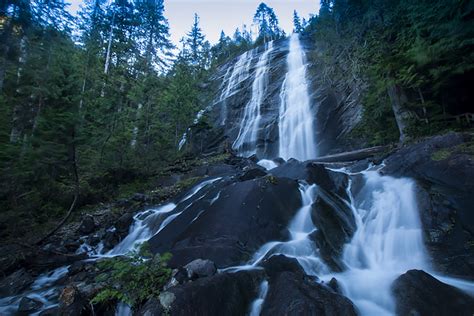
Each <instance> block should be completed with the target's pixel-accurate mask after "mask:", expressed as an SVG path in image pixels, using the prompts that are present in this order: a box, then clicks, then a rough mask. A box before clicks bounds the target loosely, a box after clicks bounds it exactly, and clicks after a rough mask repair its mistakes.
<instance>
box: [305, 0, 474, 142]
mask: <svg viewBox="0 0 474 316" xmlns="http://www.w3.org/2000/svg"><path fill="white" fill-rule="evenodd" d="M473 12H474V7H473V6H472V4H470V3H469V1H455V0H436V1H425V0H422V1H410V0H396V1H388V0H376V1H366V0H363V1H345V0H327V1H326V0H324V1H321V10H320V12H319V16H317V17H313V18H311V20H310V23H309V25H308V26H307V27H306V29H305V31H304V32H305V33H306V34H309V35H311V36H312V37H313V39H314V40H316V41H317V42H318V48H319V49H321V48H322V50H323V51H324V56H322V61H323V64H324V65H325V66H326V72H327V74H326V78H328V79H327V80H329V81H331V82H332V83H334V84H335V85H337V86H341V85H344V87H343V88H349V89H351V87H354V85H356V86H358V87H359V89H361V90H363V93H362V94H363V95H364V98H363V100H362V101H363V105H364V114H363V120H362V122H361V124H360V126H359V128H358V131H357V132H358V133H362V134H363V135H365V137H367V138H368V139H370V141H371V142H372V143H374V144H376V143H377V144H380V143H388V142H391V141H394V140H396V139H397V138H398V135H397V134H398V131H397V128H398V127H397V125H396V122H395V116H394V115H393V114H391V113H390V112H391V110H390V108H391V106H392V104H391V100H390V99H388V92H387V91H388V89H389V88H390V87H393V86H396V87H398V89H399V90H400V91H402V93H403V94H405V95H406V97H407V102H406V103H405V104H403V107H404V110H405V111H406V112H409V113H410V117H411V119H409V120H408V124H409V127H408V129H407V130H406V132H407V133H408V134H409V136H412V137H419V136H424V135H431V134H436V133H439V132H440V131H443V130H446V129H453V128H459V126H455V125H453V124H452V123H450V122H449V121H448V120H447V118H448V116H449V114H460V113H464V112H472V111H470V108H469V107H470V104H472V98H471V97H470V96H469V95H470V93H469V82H471V81H472V78H473V68H474V55H473V50H472V45H473V42H472V38H474V28H473V27H472V21H471V20H470V19H469V18H467V17H468V16H470V15H472V13H473ZM316 57H320V56H313V58H314V59H315V60H317V58H316ZM320 59H321V58H320ZM392 112H393V111H392Z"/></svg>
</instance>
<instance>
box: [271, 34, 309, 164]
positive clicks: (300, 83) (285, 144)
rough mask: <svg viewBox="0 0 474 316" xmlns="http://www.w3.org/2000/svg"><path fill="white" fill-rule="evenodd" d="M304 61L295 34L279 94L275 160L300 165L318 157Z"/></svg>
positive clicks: (302, 51) (291, 40)
mask: <svg viewBox="0 0 474 316" xmlns="http://www.w3.org/2000/svg"><path fill="white" fill-rule="evenodd" d="M304 59H305V56H304V50H303V47H302V46H301V43H300V40H299V37H298V34H293V35H292V36H291V38H290V52H289V54H288V57H287V63H288V72H287V74H286V76H285V80H284V81H283V86H282V88H281V93H280V99H281V105H280V116H279V123H278V127H279V135H280V136H279V142H280V144H279V156H280V157H282V158H283V159H285V160H288V159H289V158H295V159H298V160H301V161H303V160H308V159H312V158H316V157H317V155H318V152H317V148H316V140H315V135H314V134H315V130H314V122H313V121H314V113H313V111H312V110H311V102H310V97H309V87H308V83H307V80H306V65H305V60H304Z"/></svg>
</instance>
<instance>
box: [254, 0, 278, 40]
mask: <svg viewBox="0 0 474 316" xmlns="http://www.w3.org/2000/svg"><path fill="white" fill-rule="evenodd" d="M253 20H254V22H255V23H256V24H257V25H258V39H257V41H263V42H267V41H269V40H274V39H278V38H280V37H281V36H282V35H283V34H282V31H281V29H280V27H279V26H278V18H277V16H276V15H275V12H274V11H273V9H272V8H270V7H269V6H267V5H266V4H265V3H263V2H262V3H260V5H259V6H258V7H257V12H255V15H254V17H253Z"/></svg>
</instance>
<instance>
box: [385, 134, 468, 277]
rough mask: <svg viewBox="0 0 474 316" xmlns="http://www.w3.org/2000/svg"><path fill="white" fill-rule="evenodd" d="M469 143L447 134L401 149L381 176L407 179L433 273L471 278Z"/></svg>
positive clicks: (465, 139) (387, 164)
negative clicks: (414, 183)
mask: <svg viewBox="0 0 474 316" xmlns="http://www.w3.org/2000/svg"><path fill="white" fill-rule="evenodd" d="M473 142H474V139H473V137H472V136H471V135H470V134H459V133H450V134H446V135H443V136H436V137H432V138H428V139H427V140H424V141H421V142H419V143H417V144H413V145H409V146H406V147H404V148H402V149H400V150H399V151H398V152H396V153H395V154H393V155H391V156H390V157H388V158H387V160H386V162H385V163H386V167H385V168H384V169H383V172H384V173H386V174H389V175H394V176H404V177H412V178H414V179H416V180H417V183H418V203H419V208H420V217H421V221H422V224H423V228H424V233H425V234H424V235H425V243H426V245H427V248H428V251H429V252H430V255H431V256H432V257H433V259H434V262H435V264H436V265H437V269H438V270H439V271H442V272H444V273H447V274H450V275H458V276H461V277H468V278H470V277H472V275H474V243H473V241H474V213H473V212H472V206H473V205H474V195H473V194H472V192H474V181H473V180H472V179H474V160H473V155H474V150H473V148H474V146H473Z"/></svg>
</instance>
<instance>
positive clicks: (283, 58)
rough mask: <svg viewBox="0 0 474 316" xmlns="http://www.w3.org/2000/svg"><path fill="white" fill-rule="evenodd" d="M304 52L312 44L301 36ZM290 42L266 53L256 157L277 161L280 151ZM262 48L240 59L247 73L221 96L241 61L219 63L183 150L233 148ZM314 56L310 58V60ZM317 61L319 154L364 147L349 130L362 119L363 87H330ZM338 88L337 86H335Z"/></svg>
mask: <svg viewBox="0 0 474 316" xmlns="http://www.w3.org/2000/svg"><path fill="white" fill-rule="evenodd" d="M301 42H302V45H303V47H304V49H306V50H309V49H311V50H312V51H314V42H313V41H312V40H309V39H308V40H307V39H305V38H301ZM288 44H289V43H288V40H279V41H274V43H273V50H272V52H271V53H270V55H269V64H268V65H269V67H268V73H267V75H268V80H267V84H266V85H265V90H264V95H263V98H262V104H261V105H260V114H261V117H260V128H259V130H258V132H257V141H256V144H255V147H256V152H257V156H258V157H259V158H262V157H266V158H276V157H278V151H279V144H278V139H279V129H278V122H279V110H280V109H279V108H280V103H281V99H280V92H281V88H282V86H283V81H284V79H285V75H286V72H287V68H288V66H287V56H288V51H289V45H288ZM263 52H264V47H263V46H261V47H258V48H255V49H254V50H252V51H250V52H248V53H246V54H247V55H246V56H244V57H245V58H246V60H248V61H249V62H250V65H249V69H248V73H247V74H242V75H241V76H239V80H237V81H236V82H234V84H233V85H232V91H231V93H230V94H229V95H227V96H226V98H224V97H223V96H224V94H223V91H226V90H227V88H228V80H229V77H230V76H229V75H227V76H226V74H229V72H230V73H232V71H233V67H234V65H235V64H236V63H237V60H238V59H239V58H240V57H237V58H236V59H234V60H232V61H230V62H229V63H227V64H225V65H223V66H222V67H221V68H220V69H219V70H218V71H217V73H216V74H215V75H214V77H213V78H212V79H211V84H210V86H209V90H210V91H212V92H211V95H212V96H211V100H209V104H212V106H211V107H210V108H208V109H207V111H206V112H205V114H204V116H205V117H206V119H205V120H201V121H200V122H198V123H197V124H195V125H194V126H192V127H191V128H190V130H189V131H188V133H187V143H186V145H185V150H188V151H190V152H192V153H194V154H198V153H209V152H213V151H214V152H215V151H222V150H226V149H229V148H231V146H232V143H233V142H234V141H235V139H236V138H237V137H238V134H239V127H240V120H241V119H242V117H243V115H244V108H245V106H246V105H247V103H248V102H249V100H250V99H251V97H252V84H253V80H254V78H255V73H256V64H257V61H258V60H259V57H260V56H261V55H262V54H263ZM308 57H310V58H312V57H313V56H312V55H311V56H308ZM318 60H319V57H315V58H314V60H308V64H309V67H308V69H307V72H308V75H307V80H308V85H309V88H310V89H309V91H310V92H311V95H310V100H311V107H312V110H313V112H314V118H315V121H316V122H317V124H315V131H314V133H315V135H316V137H317V139H318V140H319V143H318V149H319V152H320V154H321V155H324V154H326V153H330V152H331V153H332V152H340V151H345V150H349V149H357V148H354V144H358V145H359V146H361V147H363V142H362V141H361V140H357V141H354V140H353V139H351V138H350V132H351V131H352V129H353V128H354V127H355V126H356V125H357V123H358V122H359V120H360V118H361V116H362V106H361V103H360V94H361V91H362V89H361V87H358V86H357V84H353V83H351V84H349V85H348V84H347V83H340V84H336V85H335V84H333V83H328V82H327V80H325V78H324V77H323V76H322V74H323V73H324V69H323V67H324V66H323V65H322V64H321V63H318ZM335 86H338V88H334V87H335Z"/></svg>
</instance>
